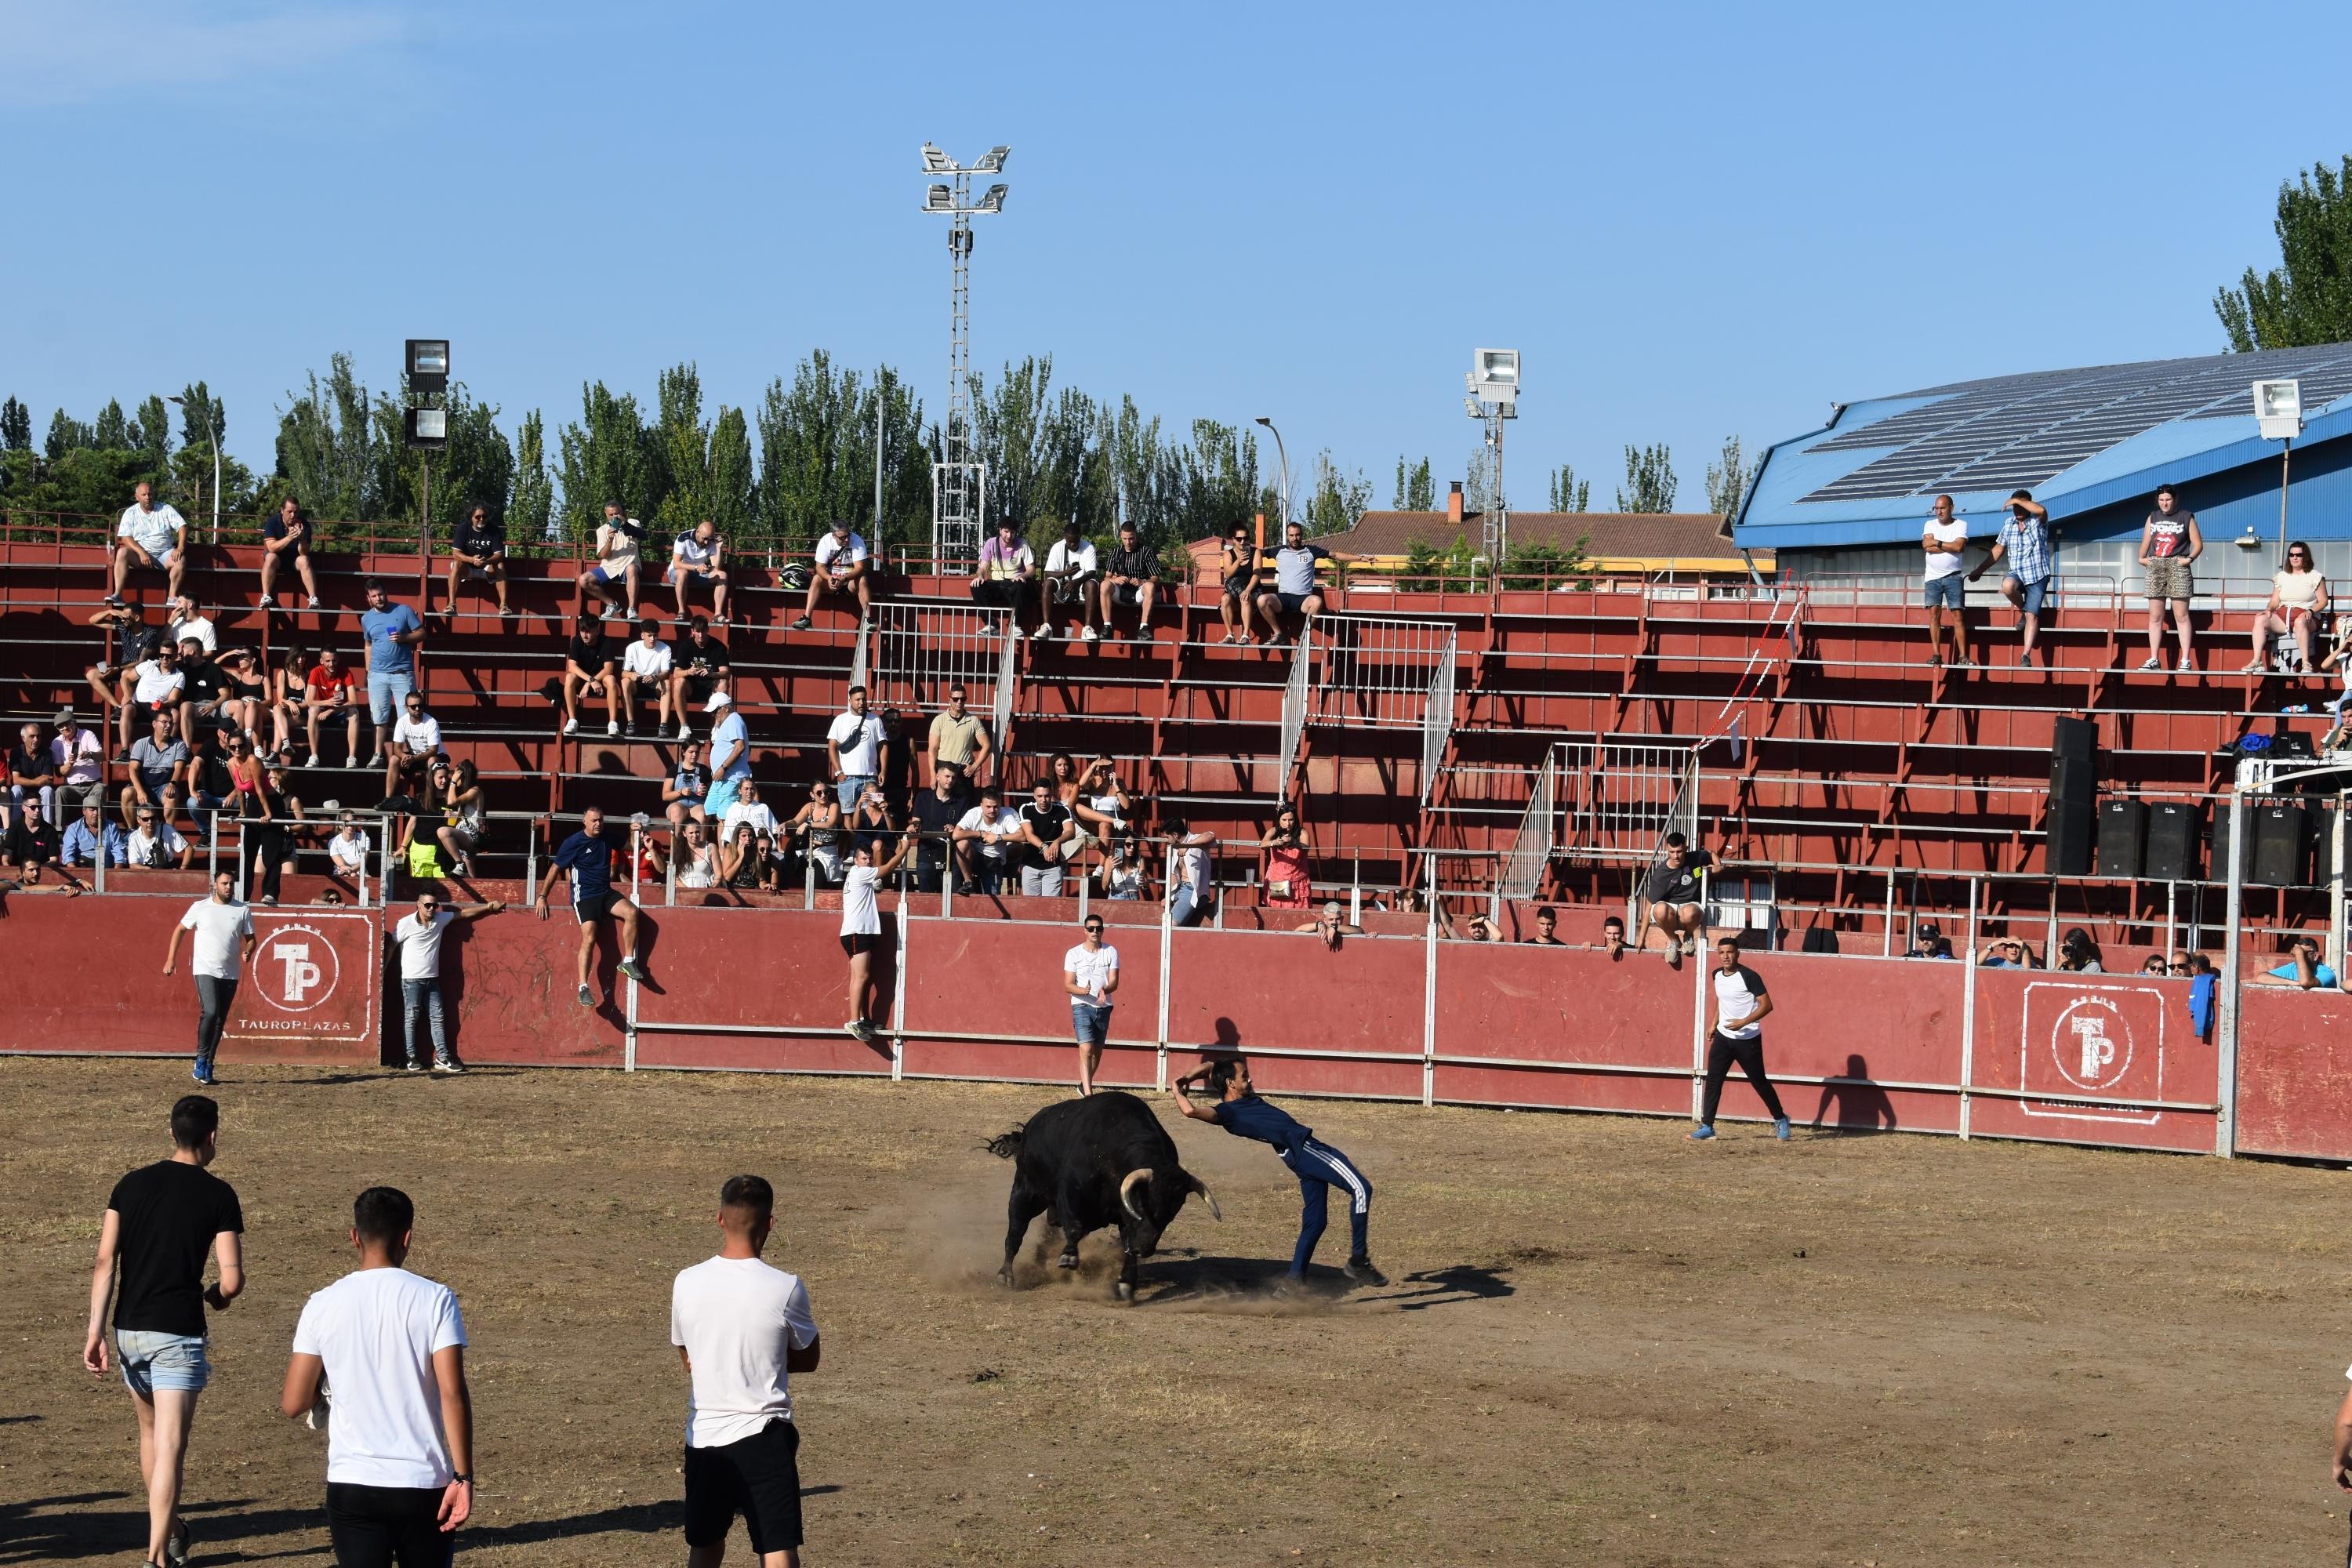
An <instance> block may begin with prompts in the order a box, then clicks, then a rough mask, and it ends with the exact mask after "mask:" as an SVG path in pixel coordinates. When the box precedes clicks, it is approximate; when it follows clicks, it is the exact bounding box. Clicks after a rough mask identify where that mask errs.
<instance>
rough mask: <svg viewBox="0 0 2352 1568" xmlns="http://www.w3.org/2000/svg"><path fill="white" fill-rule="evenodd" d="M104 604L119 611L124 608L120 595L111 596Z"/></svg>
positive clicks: (108, 596)
mask: <svg viewBox="0 0 2352 1568" xmlns="http://www.w3.org/2000/svg"><path fill="white" fill-rule="evenodd" d="M102 603H105V604H107V605H111V606H113V607H114V608H115V609H118V610H119V609H121V608H122V595H120V594H109V595H107V596H106V597H105V599H104V600H103V601H102Z"/></svg>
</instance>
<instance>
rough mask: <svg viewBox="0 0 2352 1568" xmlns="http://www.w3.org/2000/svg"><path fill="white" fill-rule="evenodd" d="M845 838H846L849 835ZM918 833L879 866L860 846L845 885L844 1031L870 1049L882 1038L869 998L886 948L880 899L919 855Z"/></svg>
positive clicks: (869, 845)
mask: <svg viewBox="0 0 2352 1568" xmlns="http://www.w3.org/2000/svg"><path fill="white" fill-rule="evenodd" d="M843 837H847V835H844V836H843ZM915 843H916V836H915V830H914V829H913V828H911V827H909V828H908V829H907V831H906V834H905V835H904V836H903V837H900V839H899V840H898V847H897V848H896V849H893V850H892V851H891V852H890V857H889V858H888V859H887V860H883V861H881V862H880V863H879V864H877V863H876V861H875V858H874V846H873V844H872V843H871V842H870V841H868V842H866V843H862V844H860V845H858V846H857V849H856V856H855V859H856V864H854V865H852V866H851V867H850V868H849V874H848V875H847V876H846V877H845V878H844V879H842V884H841V951H842V952H843V953H845V955H846V956H847V957H848V959H849V1022H847V1023H846V1024H844V1025H843V1026H842V1029H843V1030H844V1032H845V1033H846V1034H847V1035H848V1036H849V1037H850V1038H852V1039H854V1040H863V1041H865V1042H866V1044H867V1045H869V1046H871V1045H875V1044H877V1043H879V1041H880V1039H881V1036H880V1034H879V1032H878V1031H877V1030H876V1029H875V1027H874V1025H873V1024H872V1022H871V1021H869V1020H868V1019H867V1017H866V997H867V996H868V995H869V994H871V993H872V992H873V991H874V989H875V986H874V954H875V953H876V952H877V951H879V950H880V948H881V946H882V910H881V905H880V902H879V900H878V899H877V894H878V893H879V892H880V891H881V888H882V884H883V883H884V882H885V881H887V880H888V879H889V877H890V873H891V872H893V871H896V870H897V869H898V866H899V863H900V862H902V861H904V860H905V859H906V858H907V857H908V856H909V855H911V854H913V853H914V852H915Z"/></svg>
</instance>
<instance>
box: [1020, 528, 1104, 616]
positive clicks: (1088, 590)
mask: <svg viewBox="0 0 2352 1568" xmlns="http://www.w3.org/2000/svg"><path fill="white" fill-rule="evenodd" d="M1101 577H1102V574H1101V573H1100V572H1099V571H1098V570H1097V566H1096V562H1095V547H1094V542H1093V541H1091V540H1088V539H1085V538H1082V537H1080V535H1079V533H1078V525H1077V524H1076V522H1066V523H1064V524H1062V537H1061V538H1059V539H1057V540H1055V541H1054V547H1053V548H1052V549H1051V550H1048V551H1047V552H1045V618H1044V619H1042V620H1040V621H1039V622H1038V623H1037V629H1036V630H1035V631H1034V632H1032V633H1031V634H1029V635H1030V636H1031V637H1040V638H1050V637H1052V636H1053V635H1054V623H1055V620H1057V619H1058V618H1059V615H1060V611H1061V608H1062V606H1064V605H1076V606H1077V607H1078V626H1079V635H1080V636H1081V637H1083V638H1084V639H1085V640H1086V641H1087V642H1094V641H1096V640H1097V637H1098V634H1097V632H1096V631H1095V610H1096V607H1097V606H1096V603H1095V601H1096V600H1097V598H1099V597H1100V596H1101V595H1099V594H1098V593H1097V584H1099V583H1100V581H1101Z"/></svg>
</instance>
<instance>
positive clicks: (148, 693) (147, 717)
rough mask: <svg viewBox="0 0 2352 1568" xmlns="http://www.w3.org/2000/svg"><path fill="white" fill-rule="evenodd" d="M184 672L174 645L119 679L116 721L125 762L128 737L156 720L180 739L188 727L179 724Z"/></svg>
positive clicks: (185, 681) (164, 647)
mask: <svg viewBox="0 0 2352 1568" xmlns="http://www.w3.org/2000/svg"><path fill="white" fill-rule="evenodd" d="M187 689H188V676H187V672H186V671H185V670H184V669H182V668H180V649H179V646H178V645H177V644H175V643H168V642H167V643H164V644H163V645H162V646H161V647H158V648H156V650H155V657H154V658H148V659H142V660H141V661H140V662H139V663H138V664H137V665H135V666H133V667H132V668H131V673H130V674H128V675H126V676H124V677H123V679H122V700H121V708H120V709H119V710H118V711H117V720H118V721H119V723H120V725H121V752H120V753H119V754H120V755H121V756H122V757H124V758H128V756H129V755H130V752H131V737H132V736H134V735H138V734H142V733H143V732H145V731H146V730H147V729H148V728H149V726H150V725H151V724H152V721H153V720H154V719H156V718H158V717H161V718H163V719H166V720H168V721H170V723H171V725H172V728H173V731H176V732H178V733H179V734H180V735H181V736H182V737H183V738H185V736H186V734H187V727H186V726H185V725H184V724H183V723H181V722H180V704H181V702H182V701H183V700H184V699H185V698H186V695H187Z"/></svg>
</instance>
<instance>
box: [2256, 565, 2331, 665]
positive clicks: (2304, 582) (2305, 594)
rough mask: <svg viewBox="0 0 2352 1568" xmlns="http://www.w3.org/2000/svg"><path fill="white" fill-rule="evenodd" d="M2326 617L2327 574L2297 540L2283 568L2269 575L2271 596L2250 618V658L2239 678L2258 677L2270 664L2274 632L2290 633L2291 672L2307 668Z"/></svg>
mask: <svg viewBox="0 0 2352 1568" xmlns="http://www.w3.org/2000/svg"><path fill="white" fill-rule="evenodd" d="M2326 613H2327V574H2326V573H2325V572H2322V571H2320V570H2319V567H2318V565H2317V563H2315V562H2314V561H2313V559H2312V555H2311V546H2310V545H2308V544H2305V542H2303V541H2301V540H2300V539H2298V540H2296V541H2295V542H2294V543H2292V544H2290V545H2288V546H2287V547H2286V565H2285V566H2284V569H2282V570H2280V571H2278V572H2275V573H2273V574H2271V596H2270V600H2269V602H2268V603H2266V604H2265V605H2263V607H2262V609H2261V610H2260V611H2258V612H2256V614H2255V616H2254V626H2253V641H2254V657H2253V658H2252V659H2251V660H2249V661H2248V662H2247V665H2246V668H2244V669H2242V670H2241V671H2239V673H2240V674H2242V675H2259V674H2261V673H2262V671H2263V667H2264V666H2265V665H2266V664H2268V663H2269V662H2270V655H2269V647H2270V640H2271V636H2272V634H2273V633H2274V632H2288V633H2292V634H2293V635H2294V647H2295V656H2294V662H2293V665H2292V668H2294V669H2296V670H2305V669H2309V668H2311V650H2312V644H2313V641H2314V639H2315V637H2317V635H2318V631H2319V617H2320V616H2324V615H2326Z"/></svg>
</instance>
